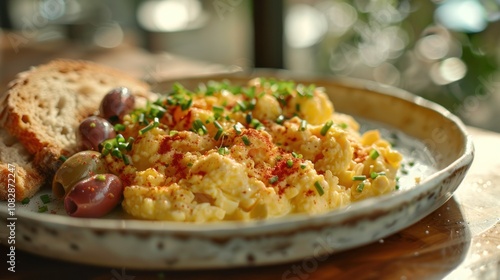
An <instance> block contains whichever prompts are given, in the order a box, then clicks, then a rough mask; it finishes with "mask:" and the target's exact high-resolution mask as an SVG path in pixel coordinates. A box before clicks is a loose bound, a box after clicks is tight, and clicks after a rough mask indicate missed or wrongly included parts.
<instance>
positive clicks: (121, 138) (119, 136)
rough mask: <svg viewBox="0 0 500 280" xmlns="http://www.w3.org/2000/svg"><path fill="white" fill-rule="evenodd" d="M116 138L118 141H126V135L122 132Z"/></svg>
mask: <svg viewBox="0 0 500 280" xmlns="http://www.w3.org/2000/svg"><path fill="white" fill-rule="evenodd" d="M115 139H116V142H117V143H125V137H123V135H121V134H118V135H116V137H115Z"/></svg>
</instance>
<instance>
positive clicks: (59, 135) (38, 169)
mask: <svg viewBox="0 0 500 280" xmlns="http://www.w3.org/2000/svg"><path fill="white" fill-rule="evenodd" d="M119 86H124V87H128V88H129V89H130V90H131V91H132V93H133V94H134V95H136V96H144V97H146V98H147V97H149V96H150V92H149V86H148V84H146V83H144V82H142V81H140V80H137V79H135V78H133V77H130V76H128V75H126V74H125V73H122V72H119V71H117V70H115V69H111V68H108V67H105V66H102V65H98V64H95V63H92V62H87V61H73V60H55V61H52V62H49V63H48V64H45V65H40V66H38V67H35V68H33V69H31V70H29V71H26V72H23V73H21V74H19V75H18V77H17V78H16V79H15V80H14V81H13V82H11V83H10V85H9V88H8V90H7V94H6V96H5V98H4V100H3V102H2V103H3V104H2V112H1V115H0V117H1V120H2V125H3V127H4V128H5V130H6V131H7V132H8V133H9V134H10V135H7V134H6V133H5V132H2V135H4V136H2V138H1V140H2V142H3V144H2V145H5V144H6V143H7V144H8V145H10V146H9V151H11V150H10V149H12V148H13V149H24V148H25V149H26V151H27V154H28V155H31V157H30V158H29V159H28V158H27V157H25V158H23V159H17V158H16V157H15V156H14V157H13V156H12V155H10V152H9V151H7V150H6V152H2V153H3V154H5V155H3V154H2V158H0V163H1V164H2V167H1V168H0V172H1V173H2V177H1V178H2V180H1V186H0V189H1V190H0V192H3V191H2V190H4V189H6V187H5V188H4V182H6V181H5V180H4V179H3V176H4V175H3V174H4V173H6V172H8V170H5V169H4V168H5V167H4V165H5V164H9V163H11V164H16V163H17V164H19V165H20V166H22V167H24V170H25V171H26V176H25V177H24V178H25V183H24V188H26V189H25V190H23V191H22V193H24V194H25V195H24V196H23V195H22V194H21V192H20V196H19V197H17V196H16V198H17V199H18V200H21V199H22V198H23V197H27V196H30V195H32V194H33V193H34V192H36V190H37V189H38V188H39V185H41V184H39V182H40V180H41V181H43V179H46V178H50V177H51V176H52V174H53V173H54V172H55V170H57V168H58V167H59V165H60V163H61V161H60V160H59V158H60V157H61V156H62V155H64V156H69V155H71V154H73V153H75V152H77V151H78V149H79V147H78V144H77V139H76V129H77V127H78V125H79V124H80V122H81V121H82V120H83V119H84V118H86V117H88V116H89V115H92V114H94V113H96V112H97V111H98V108H99V104H100V102H101V99H102V98H103V97H104V95H105V94H106V93H107V92H109V91H110V90H111V89H113V88H115V87H119ZM9 137H14V138H9ZM7 138H8V139H7ZM4 139H6V140H4ZM13 139H18V141H19V142H20V143H21V144H22V146H20V145H17V144H12V143H13V142H12V141H15V140H13ZM8 145H6V146H8ZM3 148H4V147H3V146H2V150H3ZM12 153H13V152H12ZM17 160H20V161H18V162H16V161H17ZM31 161H32V162H31ZM17 172H18V173H19V175H22V174H21V172H22V171H21V169H20V170H18V171H17ZM6 174H7V173H6ZM40 178H42V179H40ZM20 180H21V179H20ZM17 185H18V186H19V188H22V187H21V186H20V185H19V184H17ZM34 185H38V187H36V186H34ZM0 198H3V195H2V196H0Z"/></svg>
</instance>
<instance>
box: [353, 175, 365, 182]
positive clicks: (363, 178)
mask: <svg viewBox="0 0 500 280" xmlns="http://www.w3.org/2000/svg"><path fill="white" fill-rule="evenodd" d="M352 180H353V181H364V180H366V176H365V175H359V176H354V177H352Z"/></svg>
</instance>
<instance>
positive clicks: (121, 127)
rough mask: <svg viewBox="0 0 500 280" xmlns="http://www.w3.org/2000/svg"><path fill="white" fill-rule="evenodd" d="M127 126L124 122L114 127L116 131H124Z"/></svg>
mask: <svg viewBox="0 0 500 280" xmlns="http://www.w3.org/2000/svg"><path fill="white" fill-rule="evenodd" d="M125 128H126V126H125V125H124V124H121V123H117V124H115V125H114V126H113V129H114V130H115V131H124V130H125Z"/></svg>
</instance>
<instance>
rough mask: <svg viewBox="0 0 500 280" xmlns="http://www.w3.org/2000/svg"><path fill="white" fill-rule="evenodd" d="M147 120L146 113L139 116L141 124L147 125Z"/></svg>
mask: <svg viewBox="0 0 500 280" xmlns="http://www.w3.org/2000/svg"><path fill="white" fill-rule="evenodd" d="M145 118H146V116H145V115H144V113H141V114H140V115H139V119H138V122H139V123H140V124H144V123H145V121H146V120H145Z"/></svg>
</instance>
